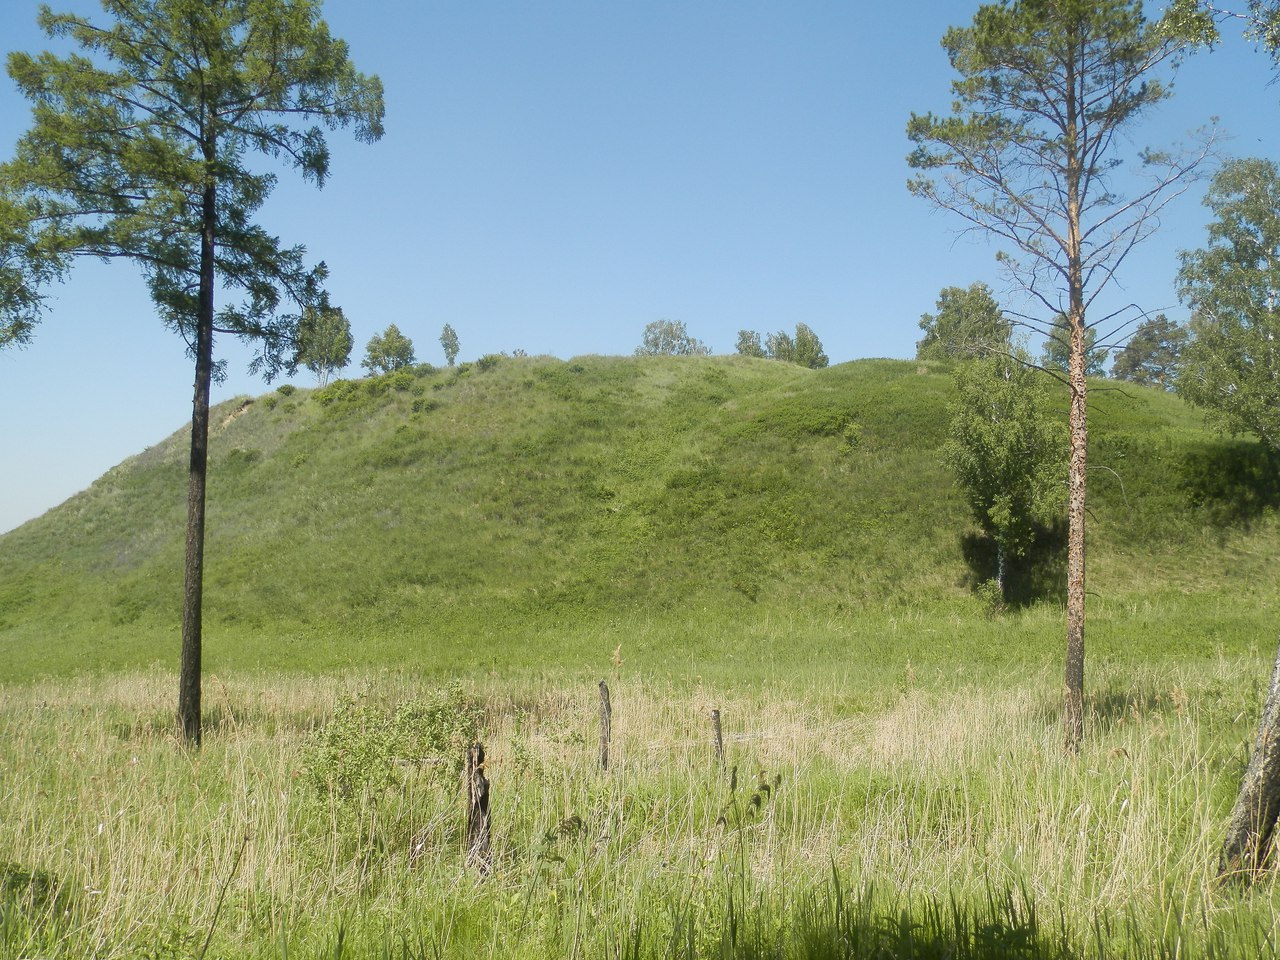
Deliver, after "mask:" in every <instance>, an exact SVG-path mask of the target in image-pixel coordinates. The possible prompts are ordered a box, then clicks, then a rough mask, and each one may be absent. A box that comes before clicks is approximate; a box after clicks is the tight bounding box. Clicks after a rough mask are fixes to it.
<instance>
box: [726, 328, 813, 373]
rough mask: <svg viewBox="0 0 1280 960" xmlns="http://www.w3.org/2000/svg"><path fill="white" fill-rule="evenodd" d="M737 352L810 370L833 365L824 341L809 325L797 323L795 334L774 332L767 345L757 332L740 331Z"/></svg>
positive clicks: (768, 336) (766, 341)
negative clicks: (823, 346) (825, 350)
mask: <svg viewBox="0 0 1280 960" xmlns="http://www.w3.org/2000/svg"><path fill="white" fill-rule="evenodd" d="M737 349H738V353H739V354H740V355H742V356H746V357H761V358H766V359H769V360H781V361H783V362H784V363H794V364H797V365H798V366H801V367H808V368H809V369H810V370H820V369H822V368H823V367H825V366H827V365H828V364H829V363H830V362H831V361H830V359H829V358H828V357H827V355H826V353H825V352H824V351H823V348H822V341H821V340H819V339H818V335H817V334H816V333H814V332H813V328H812V327H810V326H809V325H808V324H807V323H797V324H796V328H795V333H794V334H790V333H787V331H785V330H778V331H776V332H775V333H770V334H768V335H767V336H765V337H764V342H763V343H761V337H760V334H759V333H757V332H756V331H755V330H739V331H738V348H737Z"/></svg>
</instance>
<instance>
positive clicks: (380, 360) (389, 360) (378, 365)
mask: <svg viewBox="0 0 1280 960" xmlns="http://www.w3.org/2000/svg"><path fill="white" fill-rule="evenodd" d="M415 359H416V358H415V357H414V355H413V341H412V340H410V339H409V338H408V337H406V336H405V335H404V334H403V333H401V332H400V328H399V327H397V326H396V325H395V324H394V323H393V324H390V325H389V326H388V327H387V329H385V330H383V331H382V332H381V333H375V334H374V335H373V336H372V337H370V338H369V342H368V343H367V344H366V345H365V348H364V359H363V360H361V361H360V366H362V367H364V368H365V369H366V370H368V371H369V373H370V374H371V375H375V376H376V375H377V374H380V373H390V372H391V371H392V370H399V369H401V368H403V367H408V366H411V365H412V364H413V362H414V360H415Z"/></svg>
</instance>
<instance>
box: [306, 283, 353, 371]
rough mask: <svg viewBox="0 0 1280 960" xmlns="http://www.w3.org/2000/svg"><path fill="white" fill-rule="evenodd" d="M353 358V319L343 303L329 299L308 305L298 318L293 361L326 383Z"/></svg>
mask: <svg viewBox="0 0 1280 960" xmlns="http://www.w3.org/2000/svg"><path fill="white" fill-rule="evenodd" d="M349 359H351V323H350V322H349V321H348V320H347V317H346V314H344V313H343V312H342V308H341V307H331V306H329V305H328V304H327V303H325V304H320V305H317V306H313V307H308V308H307V309H306V310H304V311H303V313H302V319H301V320H299V321H298V349H297V353H296V354H295V356H294V363H295V364H297V365H298V366H303V367H306V368H307V369H308V370H310V371H311V372H312V373H314V374H315V375H316V383H317V384H318V385H319V386H322V387H323V386H325V385H326V384H327V383H328V382H329V378H330V377H332V376H333V375H334V374H335V373H337V372H338V371H339V370H341V369H342V368H343V367H345V366H346V365H347V361H348V360H349Z"/></svg>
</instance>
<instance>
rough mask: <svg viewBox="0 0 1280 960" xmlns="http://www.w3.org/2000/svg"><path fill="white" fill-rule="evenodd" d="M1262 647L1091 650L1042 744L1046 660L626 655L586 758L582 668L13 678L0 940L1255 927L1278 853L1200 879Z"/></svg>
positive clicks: (1038, 932) (637, 942)
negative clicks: (846, 668)
mask: <svg viewBox="0 0 1280 960" xmlns="http://www.w3.org/2000/svg"><path fill="white" fill-rule="evenodd" d="M1258 667H1259V664H1258V663H1257V662H1255V661H1252V660H1238V659H1221V660H1219V661H1217V662H1216V663H1214V664H1213V665H1211V666H1207V667H1206V666H1204V665H1196V666H1195V667H1194V668H1187V667H1179V666H1176V665H1173V664H1168V663H1166V664H1162V665H1159V666H1147V667H1134V666H1132V665H1126V666H1124V667H1106V666H1103V667H1099V668H1097V669H1096V670H1095V671H1094V675H1093V679H1094V682H1093V693H1092V695H1091V697H1090V702H1089V729H1090V736H1089V738H1088V741H1087V743H1086V745H1085V747H1084V749H1083V751H1082V753H1081V754H1080V755H1079V757H1068V756H1065V755H1064V754H1063V752H1062V751H1061V749H1060V732H1059V729H1058V722H1057V682H1056V673H1051V674H1046V673H1045V672H1043V671H1029V672H1024V671H1019V670H1008V669H1006V670H1005V672H1004V675H1003V682H996V681H994V680H993V679H992V678H991V677H988V678H987V679H986V680H985V681H984V682H983V683H981V684H966V683H964V682H959V681H955V682H951V681H948V682H942V683H938V682H935V680H934V678H931V677H929V676H927V675H922V674H921V673H920V672H919V671H916V670H914V669H904V670H903V671H901V672H900V673H899V675H898V677H897V678H896V680H895V681H894V682H893V683H892V684H891V685H887V686H886V685H884V684H882V683H881V682H880V681H879V680H878V679H870V678H865V677H860V676H855V677H841V678H833V679H828V680H826V681H821V682H815V683H814V684H812V685H809V686H807V687H805V688H796V687H791V688H789V689H787V690H778V689H773V688H772V687H770V685H768V684H761V685H754V684H747V685H733V684H723V683H717V682H712V681H708V680H706V679H705V678H703V679H701V680H684V681H681V682H668V681H655V680H652V679H646V678H644V677H642V676H640V675H639V674H638V673H637V672H635V671H632V670H631V669H629V668H628V667H627V666H626V665H625V664H623V665H622V666H621V667H619V668H616V669H615V670H614V671H613V672H612V673H611V674H610V675H609V681H610V684H611V688H612V700H613V706H614V714H613V735H614V737H613V743H612V749H611V767H610V770H609V771H608V772H607V773H603V772H601V771H600V770H599V768H598V765H597V762H596V757H597V746H596V738H597V733H598V726H597V711H596V703H597V701H596V690H595V684H594V683H591V682H585V683H581V684H568V683H564V682H560V683H557V682H553V681H548V680H541V681H530V682H515V681H512V680H510V679H489V680H484V679H477V680H476V681H474V682H473V683H470V684H465V685H464V686H463V690H462V693H463V695H464V696H465V698H466V701H459V700H457V699H456V697H457V694H449V695H447V696H445V697H444V698H443V699H442V698H440V697H438V696H437V695H436V694H433V693H432V690H433V689H434V687H433V685H432V684H430V683H429V682H426V681H424V680H423V679H422V678H421V677H418V676H416V675H414V674H413V673H411V672H394V673H391V672H381V673H372V674H359V675H348V676H346V677H343V678H336V677H327V678H325V677H317V678H294V679H288V678H280V677H278V676H241V675H233V676H228V677H225V678H222V677H219V678H216V679H211V680H210V682H209V683H208V696H207V700H208V705H209V710H210V725H209V731H208V733H207V736H206V739H205V744H204V746H203V747H202V748H201V750H200V751H199V752H198V753H189V752H187V751H185V750H183V749H182V748H181V747H180V746H179V744H178V742H177V740H176V738H175V735H174V734H175V731H174V728H173V720H172V715H171V702H170V701H171V695H172V690H173V687H174V686H175V683H174V678H173V676H172V675H171V674H167V673H158V672H157V673H145V674H129V675H120V676H117V677H113V678H109V679H99V680H79V681H76V680H65V679H64V680H55V681H45V682H41V683H35V684H29V685H24V686H12V685H11V686H7V687H4V688H0V773H2V774H3V775H2V776H0V808H3V809H4V811H5V816H4V817H3V818H0V849H4V850H5V851H6V854H5V856H6V865H5V866H4V868H3V869H4V870H5V871H6V873H5V877H6V878H7V879H6V884H7V885H6V887H5V891H6V892H5V894H4V897H5V900H4V901H3V902H0V911H2V912H0V917H2V919H0V954H3V955H7V956H15V957H16V956H42V957H50V958H55V957H57V958H61V957H68V958H70V957H82V956H96V957H104V958H108V957H133V956H152V957H195V956H201V955H202V949H203V944H204V942H205V941H206V940H209V941H210V942H211V946H210V949H209V952H208V953H207V954H203V955H206V956H210V957H227V958H231V957H282V958H283V957H287V956H308V957H310V956H350V957H366V956H370V957H379V956H387V955H390V956H396V957H400V956H409V957H435V956H447V957H452V956H494V957H499V956H500V957H573V956H582V957H592V956H609V957H613V956H628V957H637V958H639V957H645V958H648V957H655V958H656V957H689V958H693V957H703V958H710V957H734V958H748V957H788V958H795V960H820V958H831V957H844V958H885V957H891V958H892V957H971V958H982V960H990V958H995V957H1023V958H1025V957H1045V958H1066V957H1078V956H1089V957H1133V958H1147V957H1151V958H1154V957H1169V958H1173V957H1223V958H1225V957H1238V956H1267V955H1270V949H1269V945H1270V944H1271V943H1273V942H1274V939H1275V936H1276V931H1277V930H1278V929H1280V912H1278V911H1277V906H1278V905H1280V890H1278V889H1277V886H1276V884H1275V881H1274V880H1273V879H1271V878H1268V879H1266V880H1265V881H1264V882H1263V883H1261V884H1260V885H1259V886H1257V887H1256V888H1255V889H1254V890H1253V891H1252V892H1250V893H1249V894H1248V895H1240V894H1239V893H1235V892H1232V891H1228V890H1220V889H1217V888H1216V887H1215V886H1214V885H1213V883H1212V876H1213V870H1214V864H1215V857H1216V850H1217V844H1218V842H1219V839H1220V831H1221V825H1222V823H1223V821H1224V819H1225V817H1226V813H1227V811H1228V809H1229V806H1230V803H1231V800H1232V796H1233V792H1234V788H1235V784H1236V782H1237V779H1238V777H1239V773H1240V769H1241V764H1242V762H1243V755H1242V752H1241V750H1240V746H1241V744H1242V743H1243V742H1244V741H1245V739H1246V738H1247V737H1248V735H1249V733H1250V729H1251V726H1252V718H1253V716H1254V714H1255V713H1256V709H1257V697H1258V692H1259V687H1260V685H1261V684H1260V682H1259V678H1260V672H1259V670H1258ZM352 698H356V699H352ZM412 701H418V702H421V703H426V704H432V703H434V704H444V705H446V706H447V705H448V704H450V703H453V704H459V705H460V706H458V707H457V709H459V710H472V709H476V710H479V717H480V720H479V722H480V735H481V736H482V738H483V739H484V742H485V743H486V746H487V749H488V775H489V778H490V780H491V783H492V802H493V806H492V812H493V825H494V826H493V860H494V870H493V874H492V875H491V876H489V877H487V878H486V877H482V876H480V875H479V874H477V873H476V872H475V871H474V870H473V869H471V868H469V867H468V865H467V860H466V856H465V850H464V841H463V835H462V831H463V824H464V809H463V808H464V800H463V796H462V792H461V790H460V785H459V781H458V779H457V770H458V764H459V761H460V759H461V757H460V753H461V751H460V750H458V749H456V747H457V742H456V737H457V736H458V735H460V734H459V731H461V730H463V729H465V724H464V725H462V726H458V725H457V724H456V723H455V722H454V721H453V720H451V719H449V717H450V716H452V715H450V714H447V713H445V714H441V713H439V710H440V709H441V708H440V707H427V708H422V707H418V708H413V709H411V710H409V711H408V712H407V713H406V710H405V707H404V705H405V704H406V703H409V702H412ZM465 703H470V704H471V707H466V706H465ZM712 707H716V708H718V709H720V710H721V712H722V717H723V720H724V731H725V743H726V764H725V767H723V768H722V767H720V766H718V765H717V764H716V763H715V757H714V752H713V749H712V742H711V737H710V727H709V723H708V711H709V709H710V708H712ZM431 711H436V712H434V713H433V712H431ZM379 716H382V717H385V718H386V719H385V720H379V719H378V717H379ZM406 716H410V717H413V718H417V719H412V720H408V721H406V720H404V719H403V718H404V717H406ZM457 716H459V717H461V716H462V714H458V715H457ZM343 717H346V718H347V719H341V718H343ZM396 717H400V718H401V719H400V720H396V719H395V718H396ZM442 717H443V719H441V718H442ZM331 718H334V719H333V720H331ZM424 718H425V719H424ZM415 724H417V725H416V726H415ZM423 724H425V726H424V725H423ZM318 731H325V733H324V735H323V737H327V739H324V738H322V736H321V733H319V732H318ZM328 731H334V732H333V733H332V734H330V733H328ZM415 731H416V734H415ZM450 731H453V733H450ZM441 734H443V736H442V735H441ZM450 737H454V738H455V739H454V740H451V739H449V738H450ZM446 744H452V746H445V745H446ZM54 745H56V748H55V747H54ZM335 764H336V765H337V766H338V767H341V768H342V769H343V770H346V771H348V773H349V772H350V771H352V770H354V771H357V772H360V771H363V772H365V773H367V774H368V779H366V780H353V779H350V777H349V776H347V779H344V780H341V781H338V780H335V779H333V776H334V774H333V772H334V770H335ZM735 771H736V772H735ZM336 782H342V783H344V784H346V785H347V787H346V789H344V790H343V791H341V792H338V791H334V792H329V791H328V790H327V789H325V788H323V784H325V783H336ZM361 784H363V786H361ZM352 785H354V786H352ZM762 785H763V786H762ZM766 788H767V789H766ZM220 901H221V904H222V905H221V907H219V902H220ZM339 947H341V949H340V950H339Z"/></svg>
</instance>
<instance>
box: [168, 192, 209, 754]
mask: <svg viewBox="0 0 1280 960" xmlns="http://www.w3.org/2000/svg"><path fill="white" fill-rule="evenodd" d="M203 201H204V203H203V208H204V209H203V220H204V225H203V230H202V231H201V237H200V308H199V314H198V317H197V320H196V379H195V389H194V396H193V398H192V403H191V407H192V410H191V462H190V468H189V470H188V481H187V554H186V562H185V564H184V565H183V589H182V665H181V668H180V673H179V676H178V720H179V722H180V723H181V725H182V736H183V738H184V739H185V740H186V741H187V743H189V744H191V745H192V746H196V747H198V746H200V736H201V718H200V671H201V657H202V640H203V636H202V634H203V631H202V628H201V623H202V607H203V600H204V527H205V478H206V476H207V474H208V467H209V390H210V384H211V382H212V380H213V288H214V257H215V249H216V242H217V236H216V233H217V222H218V221H217V206H216V204H217V190H216V187H215V186H214V184H213V183H210V184H209V185H208V186H206V187H205V189H204V197H203Z"/></svg>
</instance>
